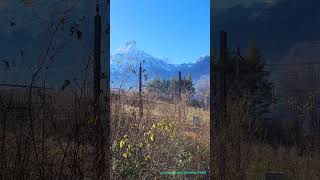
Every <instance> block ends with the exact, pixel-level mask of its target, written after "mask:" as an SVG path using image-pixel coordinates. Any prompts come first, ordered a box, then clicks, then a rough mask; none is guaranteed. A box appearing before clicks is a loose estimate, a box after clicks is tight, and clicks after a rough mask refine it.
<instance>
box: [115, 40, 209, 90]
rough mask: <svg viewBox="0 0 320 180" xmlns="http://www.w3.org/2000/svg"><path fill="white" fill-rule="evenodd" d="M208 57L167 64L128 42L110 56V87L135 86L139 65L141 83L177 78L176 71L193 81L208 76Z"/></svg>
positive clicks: (132, 42)
mask: <svg viewBox="0 0 320 180" xmlns="http://www.w3.org/2000/svg"><path fill="white" fill-rule="evenodd" d="M209 59H210V58H209V56H202V57H201V58H200V59H199V60H197V61H196V62H195V63H188V64H169V63H167V62H166V61H167V60H163V59H161V58H157V57H154V56H152V55H150V54H148V53H146V52H144V51H143V50H141V49H139V48H138V47H137V43H136V41H134V40H132V41H128V42H126V43H125V45H124V46H122V47H120V48H119V49H117V51H116V52H115V53H114V54H112V55H111V62H110V63H111V86H113V87H120V86H121V87H130V86H134V85H137V83H138V76H139V65H140V63H141V64H142V67H143V81H144V82H147V81H148V80H151V79H154V78H171V77H173V76H175V77H177V75H178V71H181V72H182V75H183V76H185V75H187V74H190V75H191V76H192V78H193V79H194V80H197V79H198V78H199V77H200V76H201V75H205V74H209V71H210V69H209V67H210V66H209Z"/></svg>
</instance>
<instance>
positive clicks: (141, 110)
mask: <svg viewBox="0 0 320 180" xmlns="http://www.w3.org/2000/svg"><path fill="white" fill-rule="evenodd" d="M139 108H140V109H139V115H140V117H142V116H143V102H142V65H141V63H140V66H139Z"/></svg>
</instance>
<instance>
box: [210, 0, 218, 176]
mask: <svg viewBox="0 0 320 180" xmlns="http://www.w3.org/2000/svg"><path fill="white" fill-rule="evenodd" d="M213 2H214V0H210V99H209V101H210V102H209V103H210V104H209V106H210V157H209V159H210V162H209V176H210V180H214V179H215V177H214V173H213V172H214V166H215V162H214V157H215V156H214V154H215V152H214V147H215V145H214V144H215V143H214V138H216V136H215V135H214V133H215V126H216V125H215V124H216V122H217V120H216V116H215V115H214V113H213V112H214V102H215V93H216V92H215V88H214V78H215V76H214V73H215V71H214V67H215V66H214V43H213V40H214V38H213V35H214V34H213V17H214V13H213Z"/></svg>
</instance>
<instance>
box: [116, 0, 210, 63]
mask: <svg viewBox="0 0 320 180" xmlns="http://www.w3.org/2000/svg"><path fill="white" fill-rule="evenodd" d="M129 40H135V41H136V42H137V47H138V48H139V49H142V50H144V51H145V52H148V53H149V54H151V55H153V56H156V57H160V58H162V57H167V58H168V59H169V62H171V63H182V62H190V61H195V60H197V59H198V58H199V57H200V56H201V55H205V54H209V52H210V0H201V1H199V0H161V1H159V0H134V1H133V0H116V1H111V53H114V52H115V51H116V50H117V49H118V48H119V47H121V46H123V45H124V44H125V42H126V41H129Z"/></svg>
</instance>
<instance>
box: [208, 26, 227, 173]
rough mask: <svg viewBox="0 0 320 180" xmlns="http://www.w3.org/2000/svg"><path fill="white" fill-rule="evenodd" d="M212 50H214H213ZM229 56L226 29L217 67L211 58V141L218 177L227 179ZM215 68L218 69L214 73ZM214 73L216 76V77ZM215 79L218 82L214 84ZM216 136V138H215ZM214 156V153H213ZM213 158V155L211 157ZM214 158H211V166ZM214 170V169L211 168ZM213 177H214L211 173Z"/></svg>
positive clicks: (221, 39) (222, 33)
mask: <svg viewBox="0 0 320 180" xmlns="http://www.w3.org/2000/svg"><path fill="white" fill-rule="evenodd" d="M211 51H212V50H211ZM226 57H227V34H226V32H225V31H221V32H220V58H219V61H218V63H217V68H215V66H214V64H213V59H211V64H210V67H211V71H210V101H211V102H210V118H212V119H211V125H210V127H211V130H210V131H211V132H210V135H211V137H210V143H211V146H210V148H211V150H210V151H216V153H214V154H216V157H217V159H216V160H217V162H216V164H217V166H218V176H219V177H218V179H226V155H225V148H226V145H225V141H224V139H223V138H224V134H223V131H224V128H225V127H226V126H225V123H226V112H225V111H226V89H225V84H226V79H225V65H226ZM213 70H217V72H216V73H214V71H213ZM214 75H215V76H216V77H215V78H214ZM214 80H215V81H216V84H214ZM213 138H214V139H213ZM214 144H215V145H214ZM211 156H213V153H211ZM211 158H213V157H211ZM213 161H214V159H211V168H212V165H213ZM211 172H213V169H211ZM211 179H214V177H213V175H211Z"/></svg>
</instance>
